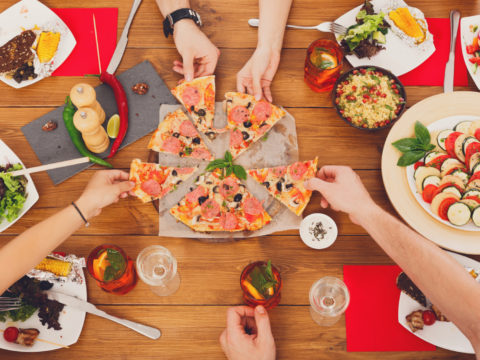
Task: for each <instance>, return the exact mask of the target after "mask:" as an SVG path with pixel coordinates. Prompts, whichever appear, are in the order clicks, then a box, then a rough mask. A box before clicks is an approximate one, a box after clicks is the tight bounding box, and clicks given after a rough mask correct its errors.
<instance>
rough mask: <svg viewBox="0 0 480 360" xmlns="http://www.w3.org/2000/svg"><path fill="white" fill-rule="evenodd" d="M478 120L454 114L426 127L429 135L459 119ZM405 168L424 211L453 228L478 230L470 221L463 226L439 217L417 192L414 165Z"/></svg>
mask: <svg viewBox="0 0 480 360" xmlns="http://www.w3.org/2000/svg"><path fill="white" fill-rule="evenodd" d="M476 120H480V117H479V116H472V115H455V116H449V117H446V118H443V119H440V120H438V121H435V122H433V123H431V124H430V125H428V126H427V129H428V130H429V131H430V135H432V133H433V132H435V131H441V130H445V129H450V130H452V129H453V127H454V126H455V125H457V124H458V123H459V122H461V121H476ZM406 170H407V180H408V185H409V187H410V190H411V191H412V194H413V196H414V197H415V199H416V200H417V201H418V203H419V204H420V206H421V207H423V208H424V209H425V211H426V212H427V213H428V214H429V215H430V216H432V217H433V218H434V219H435V220H437V221H440V222H441V223H443V224H445V225H447V226H450V227H453V228H455V229H459V230H464V231H480V227H478V226H476V225H475V224H474V223H473V222H472V221H470V222H469V223H468V224H466V225H463V226H456V225H453V224H452V223H450V222H449V221H445V220H443V219H441V218H440V217H439V216H437V215H436V214H434V213H433V212H432V208H431V206H430V204H429V203H427V202H425V201H424V200H423V198H422V194H420V193H418V192H417V187H416V185H415V178H414V173H415V168H414V165H410V166H408V167H407V168H406Z"/></svg>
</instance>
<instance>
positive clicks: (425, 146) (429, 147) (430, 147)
mask: <svg viewBox="0 0 480 360" xmlns="http://www.w3.org/2000/svg"><path fill="white" fill-rule="evenodd" d="M433 149H435V145H433V144H428V145H424V146H423V150H425V151H426V152H428V151H431V150H433Z"/></svg>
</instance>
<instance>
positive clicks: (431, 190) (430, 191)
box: [422, 184, 438, 204]
mask: <svg viewBox="0 0 480 360" xmlns="http://www.w3.org/2000/svg"><path fill="white" fill-rule="evenodd" d="M437 189H438V187H437V186H435V185H433V184H430V185H427V186H425V189H423V192H422V198H423V200H424V201H425V202H427V203H429V204H430V203H431V202H432V200H433V195H434V194H435V193H436V192H437Z"/></svg>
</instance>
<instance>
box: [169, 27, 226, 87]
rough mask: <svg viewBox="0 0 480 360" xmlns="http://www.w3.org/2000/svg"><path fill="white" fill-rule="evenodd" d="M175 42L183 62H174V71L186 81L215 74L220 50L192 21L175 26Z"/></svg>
mask: <svg viewBox="0 0 480 360" xmlns="http://www.w3.org/2000/svg"><path fill="white" fill-rule="evenodd" d="M173 40H174V41H175V46H176V47H177V51H178V52H179V53H180V55H181V56H182V61H178V60H175V61H174V62H173V71H175V72H177V73H179V74H182V75H183V76H184V77H185V80H186V81H191V80H193V79H194V78H196V77H200V76H207V75H212V74H213V72H214V71H215V67H216V66H217V61H218V57H219V56H220V50H218V49H217V47H216V46H215V45H213V43H212V42H211V41H210V40H209V39H208V37H207V36H206V35H205V34H204V33H203V32H202V31H201V30H200V29H199V28H198V26H197V25H196V24H195V23H194V22H193V21H192V20H189V19H183V20H180V21H179V22H177V23H176V24H175V29H174V31H173Z"/></svg>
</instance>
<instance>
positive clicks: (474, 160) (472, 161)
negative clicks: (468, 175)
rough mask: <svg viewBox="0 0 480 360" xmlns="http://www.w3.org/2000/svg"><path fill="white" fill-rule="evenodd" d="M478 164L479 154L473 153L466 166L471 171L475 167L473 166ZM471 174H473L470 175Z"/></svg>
mask: <svg viewBox="0 0 480 360" xmlns="http://www.w3.org/2000/svg"><path fill="white" fill-rule="evenodd" d="M478 163H480V152H478V153H475V154H473V155H472V156H471V157H470V161H469V164H468V168H469V169H470V170H473V168H474V167H475V165H477V164H478ZM472 174H473V173H472Z"/></svg>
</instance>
